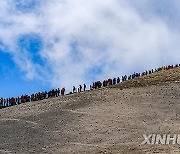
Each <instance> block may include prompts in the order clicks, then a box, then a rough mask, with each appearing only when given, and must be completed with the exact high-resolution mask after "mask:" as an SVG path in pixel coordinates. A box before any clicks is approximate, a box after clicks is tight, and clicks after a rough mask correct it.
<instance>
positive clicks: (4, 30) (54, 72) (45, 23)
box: [0, 0, 180, 98]
mask: <svg viewBox="0 0 180 154" xmlns="http://www.w3.org/2000/svg"><path fill="white" fill-rule="evenodd" d="M179 21H180V1H179V0H91V1H87V0H18V1H17V0H3V1H0V97H4V98H7V97H12V96H15V97H16V96H20V95H22V94H31V93H35V92H39V91H45V90H46V91H48V90H50V89H52V88H59V87H60V88H61V87H66V89H67V90H71V89H72V86H74V85H75V86H78V85H79V84H83V83H86V84H87V85H89V84H90V83H92V82H93V81H97V80H103V79H106V78H113V77H117V76H120V77H121V76H122V75H124V74H131V73H133V72H141V71H143V70H146V69H152V68H156V67H159V66H162V65H168V64H176V63H179V62H180V54H179V51H180V43H179V40H180V29H179V27H180V22H179Z"/></svg>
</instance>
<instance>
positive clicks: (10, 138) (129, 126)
mask: <svg viewBox="0 0 180 154" xmlns="http://www.w3.org/2000/svg"><path fill="white" fill-rule="evenodd" d="M179 121H180V67H178V68H173V69H170V70H162V71H160V72H155V73H153V74H150V75H147V76H142V77H138V78H135V79H132V80H128V81H125V82H123V83H120V84H117V85H113V86H109V87H106V88H100V89H97V90H92V91H85V92H82V93H75V94H71V95H66V96H60V97H56V98H51V99H45V100H42V101H37V102H30V103H25V104H20V105H17V106H12V107H9V108H4V109H3V110H0V154H1V153H2V154H7V153H9V154H14V153H17V154H29V153H37V154H44V153H48V154H51V153H52V154H61V153H62V154H63V153H64V154H65V153H67V154H68V153H76V154H81V153H85V154H99V153H100V154H105V153H107V154H117V153H119V154H121V153H122V154H144V153H148V154H151V153H163V154H164V153H180V149H179V145H178V144H174V145H172V144H169V145H161V144H157V145H154V144H151V145H149V144H145V145H142V144H141V143H142V142H143V140H144V138H143V134H147V135H149V134H162V135H163V134H172V135H173V134H180V124H179Z"/></svg>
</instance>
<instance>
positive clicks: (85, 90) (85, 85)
mask: <svg viewBox="0 0 180 154" xmlns="http://www.w3.org/2000/svg"><path fill="white" fill-rule="evenodd" d="M84 91H86V84H85V83H84Z"/></svg>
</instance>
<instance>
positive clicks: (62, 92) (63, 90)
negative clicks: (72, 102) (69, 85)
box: [61, 87, 65, 95]
mask: <svg viewBox="0 0 180 154" xmlns="http://www.w3.org/2000/svg"><path fill="white" fill-rule="evenodd" d="M64 93H65V87H63V88H62V89H61V95H64Z"/></svg>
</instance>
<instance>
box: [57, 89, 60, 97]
mask: <svg viewBox="0 0 180 154" xmlns="http://www.w3.org/2000/svg"><path fill="white" fill-rule="evenodd" d="M57 93H58V96H59V95H60V89H59V88H58V90H57Z"/></svg>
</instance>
